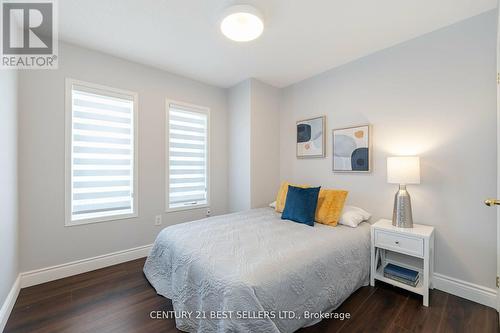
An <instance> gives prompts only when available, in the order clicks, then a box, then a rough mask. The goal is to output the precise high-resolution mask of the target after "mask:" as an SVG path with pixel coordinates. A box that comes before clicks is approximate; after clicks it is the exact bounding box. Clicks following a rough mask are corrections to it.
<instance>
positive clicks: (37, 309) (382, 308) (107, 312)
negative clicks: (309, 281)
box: [5, 259, 499, 333]
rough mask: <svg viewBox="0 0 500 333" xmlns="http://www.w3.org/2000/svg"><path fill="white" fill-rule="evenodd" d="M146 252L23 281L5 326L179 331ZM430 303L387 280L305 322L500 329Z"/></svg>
mask: <svg viewBox="0 0 500 333" xmlns="http://www.w3.org/2000/svg"><path fill="white" fill-rule="evenodd" d="M143 264H144V259H139V260H134V261H130V262H127V263H124V264H120V265H116V266H112V267H107V268H103V269H100V270H96V271H93V272H89V273H85V274H80V275H76V276H72V277H69V278H65V279H61V280H57V281H53V282H49V283H45V284H42V285H38V286H33V287H29V288H25V289H22V290H21V292H20V294H19V297H18V299H17V302H16V304H15V306H14V309H13V311H12V314H11V316H10V318H9V321H8V322H7V326H6V328H5V332H8V333H14V332H51V333H52V332H72V333H75V332H78V333H79V332H93V333H94V332H120V333H125V332H147V333H155V332H178V331H177V329H176V328H175V323H174V321H173V320H158V319H156V320H155V319H150V317H149V313H150V312H151V311H153V310H155V311H156V310H159V311H169V310H172V303H171V302H170V300H168V299H166V298H163V297H161V296H158V295H156V293H155V291H154V289H153V288H152V287H151V286H150V285H149V283H148V281H147V280H146V278H145V277H144V275H143V274H142V267H143ZM430 304H431V306H430V307H428V308H425V307H423V306H422V299H421V297H419V296H416V295H413V294H411V293H408V292H405V291H403V290H401V289H397V288H393V287H391V286H389V285H385V284H377V286H376V287H374V288H373V287H363V288H361V289H359V290H358V291H357V292H355V293H354V294H353V295H352V296H351V297H349V298H348V299H347V300H346V301H345V302H344V303H343V304H342V305H341V306H340V307H339V309H337V311H335V312H338V313H350V315H351V318H350V319H345V320H343V321H341V320H334V319H330V320H328V319H326V320H323V321H322V322H320V323H318V324H316V325H314V326H311V327H307V328H304V329H301V330H300V331H299V332H302V333H319V332H499V327H498V315H497V313H496V311H494V310H493V309H491V308H488V307H485V306H483V305H479V304H476V303H473V302H471V301H468V300H465V299H463V298H459V297H456V296H453V295H450V294H447V293H444V292H441V291H438V290H433V291H432V292H431V298H430Z"/></svg>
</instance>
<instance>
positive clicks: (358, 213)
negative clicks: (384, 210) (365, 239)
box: [339, 206, 372, 228]
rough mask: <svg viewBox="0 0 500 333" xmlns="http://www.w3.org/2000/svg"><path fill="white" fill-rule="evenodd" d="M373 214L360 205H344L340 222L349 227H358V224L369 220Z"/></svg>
mask: <svg viewBox="0 0 500 333" xmlns="http://www.w3.org/2000/svg"><path fill="white" fill-rule="evenodd" d="M371 216H372V215H371V214H370V213H368V212H367V211H365V210H363V209H361V208H359V207H355V206H344V210H343V211H342V216H341V217H340V221H339V223H340V224H343V225H346V226H348V227H352V228H356V227H357V226H358V224H360V223H361V222H363V221H366V220H368V219H369V218H370V217H371Z"/></svg>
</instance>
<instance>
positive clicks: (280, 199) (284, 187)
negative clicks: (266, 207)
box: [275, 182, 309, 213]
mask: <svg viewBox="0 0 500 333" xmlns="http://www.w3.org/2000/svg"><path fill="white" fill-rule="evenodd" d="M289 185H291V186H294V187H300V188H307V187H309V185H295V184H290V183H289V182H283V183H281V186H280V189H279V191H278V195H277V196H276V208H275V209H276V211H277V212H278V213H282V212H283V209H284V208H285V202H286V194H287V193H288V186H289Z"/></svg>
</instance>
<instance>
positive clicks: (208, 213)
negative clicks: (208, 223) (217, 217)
mask: <svg viewBox="0 0 500 333" xmlns="http://www.w3.org/2000/svg"><path fill="white" fill-rule="evenodd" d="M210 214H212V212H211V211H210V208H207V216H210Z"/></svg>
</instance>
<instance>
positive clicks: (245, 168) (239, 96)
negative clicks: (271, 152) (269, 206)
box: [227, 80, 251, 212]
mask: <svg viewBox="0 0 500 333" xmlns="http://www.w3.org/2000/svg"><path fill="white" fill-rule="evenodd" d="M250 103H251V80H246V81H243V82H241V83H239V84H237V85H236V86H234V87H232V88H230V89H228V91H227V107H228V117H229V121H228V132H229V174H228V178H229V193H231V195H230V196H229V210H230V211H231V212H237V211H242V210H247V209H250V201H251V188H250V136H251V133H250V131H251V129H250V106H251V105H250Z"/></svg>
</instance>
